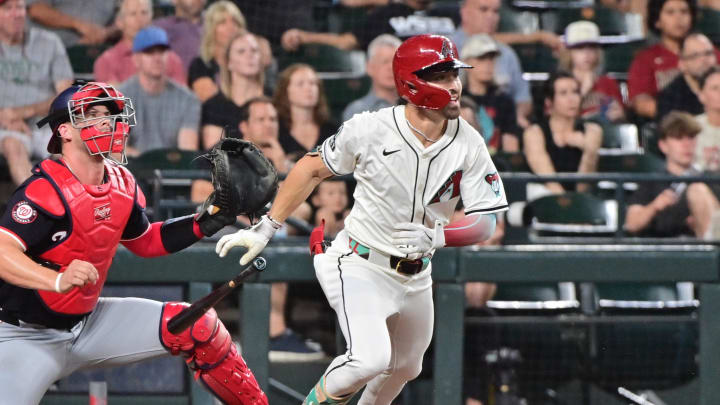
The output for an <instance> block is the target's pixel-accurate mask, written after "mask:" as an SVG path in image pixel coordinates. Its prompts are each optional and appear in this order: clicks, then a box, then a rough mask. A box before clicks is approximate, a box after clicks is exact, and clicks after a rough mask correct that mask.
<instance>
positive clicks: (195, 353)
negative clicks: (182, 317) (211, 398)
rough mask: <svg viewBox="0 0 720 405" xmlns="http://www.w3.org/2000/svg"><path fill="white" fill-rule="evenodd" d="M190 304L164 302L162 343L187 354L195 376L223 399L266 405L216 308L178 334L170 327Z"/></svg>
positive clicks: (232, 404) (236, 404)
mask: <svg viewBox="0 0 720 405" xmlns="http://www.w3.org/2000/svg"><path fill="white" fill-rule="evenodd" d="M188 306H189V304H186V303H184V302H167V303H165V305H164V306H163V311H162V316H161V322H160V341H161V342H162V344H163V346H165V348H166V349H167V350H168V351H169V352H170V353H172V354H173V355H178V354H180V355H182V356H184V357H186V358H187V359H186V360H185V361H186V363H187V364H188V367H190V369H192V370H194V371H195V379H198V378H199V379H200V380H201V381H202V382H203V383H204V384H205V386H206V387H207V388H208V389H209V390H210V391H211V392H212V393H213V394H215V395H216V396H217V397H218V398H220V399H221V400H222V401H223V402H224V403H226V404H229V405H267V404H268V400H267V396H265V393H264V392H263V391H262V390H261V389H260V386H259V385H258V383H257V381H256V380H255V376H254V375H253V373H252V371H250V369H249V368H248V366H247V365H246V364H245V361H244V360H243V358H242V356H241V355H240V353H238V351H237V349H236V348H235V345H234V344H233V342H232V338H231V337H230V334H229V333H228V331H227V329H225V325H223V323H222V322H220V320H219V319H218V317H217V313H216V312H215V310H214V309H210V310H209V311H208V312H206V313H205V315H203V316H202V317H201V318H200V319H198V320H197V321H196V322H195V323H194V324H193V325H192V326H191V327H189V328H188V329H186V330H184V331H183V332H182V333H180V334H178V335H173V334H172V333H170V332H169V331H168V330H167V323H168V322H169V321H170V319H172V317H173V316H175V315H177V314H178V313H180V311H182V310H183V309H185V308H187V307H188Z"/></svg>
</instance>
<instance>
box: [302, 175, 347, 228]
mask: <svg viewBox="0 0 720 405" xmlns="http://www.w3.org/2000/svg"><path fill="white" fill-rule="evenodd" d="M310 201H311V202H312V205H313V206H314V207H315V224H314V225H315V226H319V225H320V223H321V222H322V221H323V220H324V221H325V238H327V239H330V240H332V239H334V238H335V236H336V235H337V233H338V232H340V231H341V230H342V229H343V228H344V226H345V217H347V215H348V214H349V213H350V209H349V207H348V201H349V198H348V191H347V184H346V183H345V181H344V180H341V179H339V178H330V179H327V180H324V181H323V182H322V183H320V184H318V186H317V188H316V189H315V190H314V191H313V194H312V196H311V197H310Z"/></svg>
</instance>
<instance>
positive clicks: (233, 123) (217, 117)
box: [200, 92, 241, 146]
mask: <svg viewBox="0 0 720 405" xmlns="http://www.w3.org/2000/svg"><path fill="white" fill-rule="evenodd" d="M240 111H241V110H240V107H239V106H237V105H236V104H235V103H233V102H232V101H230V100H228V98H227V97H225V95H224V94H223V93H222V92H218V93H217V94H215V95H214V96H213V97H211V98H210V99H209V100H208V101H206V102H204V103H203V105H202V118H201V124H200V125H201V126H204V125H207V124H210V125H216V126H218V127H220V128H224V129H225V131H226V132H227V136H232V137H236V138H239V137H240V135H239V131H238V125H239V124H240ZM205 146H212V145H205Z"/></svg>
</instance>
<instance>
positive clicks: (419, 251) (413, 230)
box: [391, 221, 445, 259]
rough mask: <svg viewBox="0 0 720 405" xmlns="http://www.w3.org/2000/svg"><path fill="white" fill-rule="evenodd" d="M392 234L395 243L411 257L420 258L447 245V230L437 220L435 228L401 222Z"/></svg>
mask: <svg viewBox="0 0 720 405" xmlns="http://www.w3.org/2000/svg"><path fill="white" fill-rule="evenodd" d="M391 236H392V242H393V245H395V247H397V248H398V250H400V251H401V252H403V253H405V254H406V255H407V256H408V258H410V259H419V258H421V257H423V256H427V255H428V254H430V252H431V251H433V250H434V249H437V248H441V247H443V246H445V231H444V229H443V225H442V222H440V221H435V228H434V229H431V228H428V227H426V226H423V225H420V224H414V223H410V222H404V223H400V224H397V225H395V229H394V232H393V233H392V235H391Z"/></svg>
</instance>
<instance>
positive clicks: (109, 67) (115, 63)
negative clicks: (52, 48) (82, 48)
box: [93, 0, 187, 86]
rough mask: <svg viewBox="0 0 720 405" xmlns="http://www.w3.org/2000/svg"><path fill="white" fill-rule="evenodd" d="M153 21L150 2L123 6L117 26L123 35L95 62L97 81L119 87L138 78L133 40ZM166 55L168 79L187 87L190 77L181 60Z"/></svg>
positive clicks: (128, 1) (127, 1)
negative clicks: (130, 79) (133, 77)
mask: <svg viewBox="0 0 720 405" xmlns="http://www.w3.org/2000/svg"><path fill="white" fill-rule="evenodd" d="M151 20H152V3H151V0H123V2H122V3H120V10H119V11H118V15H117V19H116V22H115V24H116V25H117V26H118V28H120V31H121V32H122V38H121V39H120V41H118V43H117V44H115V46H113V47H112V48H110V49H107V50H106V51H105V52H103V53H102V54H101V55H100V57H99V58H97V60H95V65H94V66H93V74H94V75H95V80H98V81H101V82H105V83H110V84H112V85H113V86H118V85H119V84H120V83H122V82H124V81H125V80H127V79H128V78H130V76H132V75H134V74H135V64H134V63H133V61H132V59H133V51H132V44H133V39H134V38H135V35H136V34H137V33H138V31H140V30H141V29H143V28H145V27H147V26H149V25H150V21H151ZM167 54H168V55H167V72H166V74H167V76H168V77H170V78H171V79H173V80H175V81H176V82H178V83H180V84H183V85H184V84H185V82H186V81H187V74H186V73H185V69H184V68H183V65H182V61H181V60H180V57H179V56H178V55H177V54H176V53H175V52H173V51H168V53H167Z"/></svg>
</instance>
